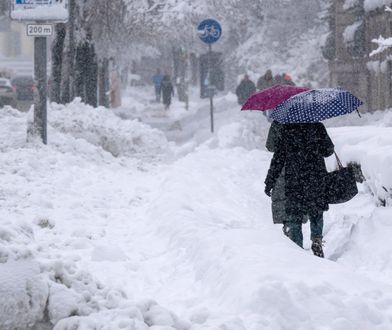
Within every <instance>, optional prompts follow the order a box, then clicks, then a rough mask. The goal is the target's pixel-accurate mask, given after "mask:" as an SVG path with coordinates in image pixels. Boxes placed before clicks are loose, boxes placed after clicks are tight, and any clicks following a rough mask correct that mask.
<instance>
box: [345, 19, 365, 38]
mask: <svg viewBox="0 0 392 330" xmlns="http://www.w3.org/2000/svg"><path fill="white" fill-rule="evenodd" d="M361 24H362V21H358V22H355V23H353V24H351V25H349V26H347V27H346V28H345V30H344V32H343V40H344V42H345V43H349V42H352V41H353V40H354V35H355V31H357V29H358V28H359V27H360V25H361Z"/></svg>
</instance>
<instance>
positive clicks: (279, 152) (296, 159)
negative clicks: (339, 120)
mask: <svg viewBox="0 0 392 330" xmlns="http://www.w3.org/2000/svg"><path fill="white" fill-rule="evenodd" d="M281 133H282V134H281V139H280V140H279V144H278V145H277V148H276V149H275V153H274V156H273V158H272V160H271V165H270V169H269V171H268V175H267V178H266V179H265V184H266V186H267V187H270V188H274V187H275V186H276V183H277V180H278V178H279V175H280V174H281V173H282V170H283V168H284V169H285V172H284V181H285V184H284V188H285V196H286V199H287V201H286V212H287V213H288V214H298V213H302V214H309V212H311V211H316V210H317V211H319V210H327V209H328V204H327V203H326V201H325V199H324V194H323V183H324V177H325V175H326V173H327V169H326V166H325V161H324V157H329V156H331V155H332V154H333V151H334V145H333V143H332V141H331V139H330V138H329V136H328V133H327V131H326V129H325V127H324V125H323V124H321V123H314V124H288V125H283V126H282V129H281Z"/></svg>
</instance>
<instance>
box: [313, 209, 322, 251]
mask: <svg viewBox="0 0 392 330" xmlns="http://www.w3.org/2000/svg"><path fill="white" fill-rule="evenodd" d="M309 220H310V239H311V240H312V251H313V254H314V255H316V256H318V257H320V258H324V251H323V227H324V219H323V211H320V210H317V211H314V212H311V213H310V214H309Z"/></svg>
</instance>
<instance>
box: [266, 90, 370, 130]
mask: <svg viewBox="0 0 392 330" xmlns="http://www.w3.org/2000/svg"><path fill="white" fill-rule="evenodd" d="M362 104H363V102H362V101H361V100H360V99H358V98H357V97H356V96H354V95H353V94H351V93H350V92H348V91H346V90H344V89H343V88H320V89H312V90H310V91H306V92H303V93H300V94H297V95H295V96H292V97H290V98H289V99H288V100H286V101H284V102H282V103H281V104H279V105H278V106H277V107H276V108H275V109H274V110H273V111H272V113H271V118H273V119H275V120H276V121H278V122H280V123H282V124H290V123H317V122H320V121H322V120H325V119H328V118H333V117H338V116H341V115H345V114H348V113H351V112H353V111H358V108H359V107H360V106H361V105H362Z"/></svg>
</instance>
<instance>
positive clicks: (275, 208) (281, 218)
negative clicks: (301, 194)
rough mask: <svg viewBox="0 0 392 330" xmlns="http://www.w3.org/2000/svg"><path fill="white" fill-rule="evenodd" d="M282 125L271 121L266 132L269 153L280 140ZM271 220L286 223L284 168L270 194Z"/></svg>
mask: <svg viewBox="0 0 392 330" xmlns="http://www.w3.org/2000/svg"><path fill="white" fill-rule="evenodd" d="M282 126H283V125H282V124H279V123H278V122H277V121H273V122H272V124H271V127H270V129H269V131H268V137H267V141H266V143H265V147H266V148H267V150H268V151H270V152H275V151H276V150H277V148H278V145H279V143H280V140H281V129H282ZM271 202H272V203H271V209H272V220H273V222H274V223H283V222H285V221H287V215H286V195H285V192H284V168H283V169H282V172H281V173H280V174H279V177H278V179H277V180H276V183H275V186H274V189H273V190H272V194H271Z"/></svg>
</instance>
